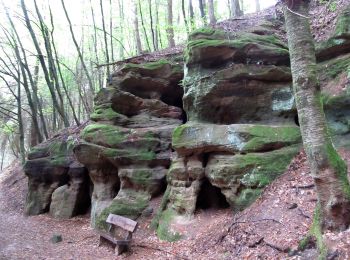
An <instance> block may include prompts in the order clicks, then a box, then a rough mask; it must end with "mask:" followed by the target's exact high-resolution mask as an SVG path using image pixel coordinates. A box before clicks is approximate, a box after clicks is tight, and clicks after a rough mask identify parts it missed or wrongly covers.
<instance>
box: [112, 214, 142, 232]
mask: <svg viewBox="0 0 350 260" xmlns="http://www.w3.org/2000/svg"><path fill="white" fill-rule="evenodd" d="M106 222H107V223H110V224H113V225H116V226H119V227H121V228H123V229H125V230H127V231H129V232H134V231H135V229H136V226H137V222H136V221H133V220H132V219H129V218H125V217H122V216H119V215H115V214H109V215H108V218H107V220H106Z"/></svg>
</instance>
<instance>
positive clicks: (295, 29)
mask: <svg viewBox="0 0 350 260" xmlns="http://www.w3.org/2000/svg"><path fill="white" fill-rule="evenodd" d="M308 5H309V1H306V0H304V1H297V2H294V3H293V7H290V8H293V9H292V11H291V10H290V9H289V8H287V7H285V10H284V12H285V19H286V28H287V36H288V44H289V50H290V59H291V70H292V75H293V88H294V94H295V100H296V106H297V110H298V116H299V123H300V130H301V134H302V137H303V144H304V148H305V152H306V155H307V158H308V161H309V163H310V168H311V174H312V177H313V179H314V182H315V186H316V191H317V196H318V201H319V206H320V220H321V223H320V224H321V227H322V228H323V230H324V229H332V230H343V229H345V228H347V227H348V226H349V223H350V186H349V181H348V177H347V165H346V164H345V162H344V161H343V160H342V159H341V157H340V156H339V155H338V153H337V151H336V150H335V148H334V146H333V143H332V140H331V136H330V134H329V131H328V129H327V124H326V118H325V115H324V112H323V107H322V101H321V93H320V86H319V82H318V80H317V68H316V58H315V47H314V41H313V38H312V35H311V31H310V24H309V19H308V18H306V17H307V16H308Z"/></svg>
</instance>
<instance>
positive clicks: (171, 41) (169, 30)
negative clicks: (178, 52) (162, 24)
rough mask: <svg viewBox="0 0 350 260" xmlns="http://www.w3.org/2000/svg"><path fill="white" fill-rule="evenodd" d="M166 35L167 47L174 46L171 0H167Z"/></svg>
mask: <svg viewBox="0 0 350 260" xmlns="http://www.w3.org/2000/svg"><path fill="white" fill-rule="evenodd" d="M166 32H167V36H168V45H169V47H174V46H175V41H174V28H173V1H172V0H168V25H167V30H166Z"/></svg>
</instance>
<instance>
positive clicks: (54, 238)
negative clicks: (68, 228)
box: [50, 234, 63, 244]
mask: <svg viewBox="0 0 350 260" xmlns="http://www.w3.org/2000/svg"><path fill="white" fill-rule="evenodd" d="M62 240H63V239H62V236H61V235H58V234H55V235H53V236H52V237H51V239H50V241H51V243H53V244H56V243H59V242H62Z"/></svg>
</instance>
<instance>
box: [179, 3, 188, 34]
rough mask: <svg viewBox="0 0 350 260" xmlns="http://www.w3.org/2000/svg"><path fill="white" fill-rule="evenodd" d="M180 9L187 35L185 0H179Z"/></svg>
mask: <svg viewBox="0 0 350 260" xmlns="http://www.w3.org/2000/svg"><path fill="white" fill-rule="evenodd" d="M181 10H182V16H183V18H184V22H185V27H186V33H187V35H189V34H190V29H189V26H188V21H187V17H186V8H185V0H181Z"/></svg>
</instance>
